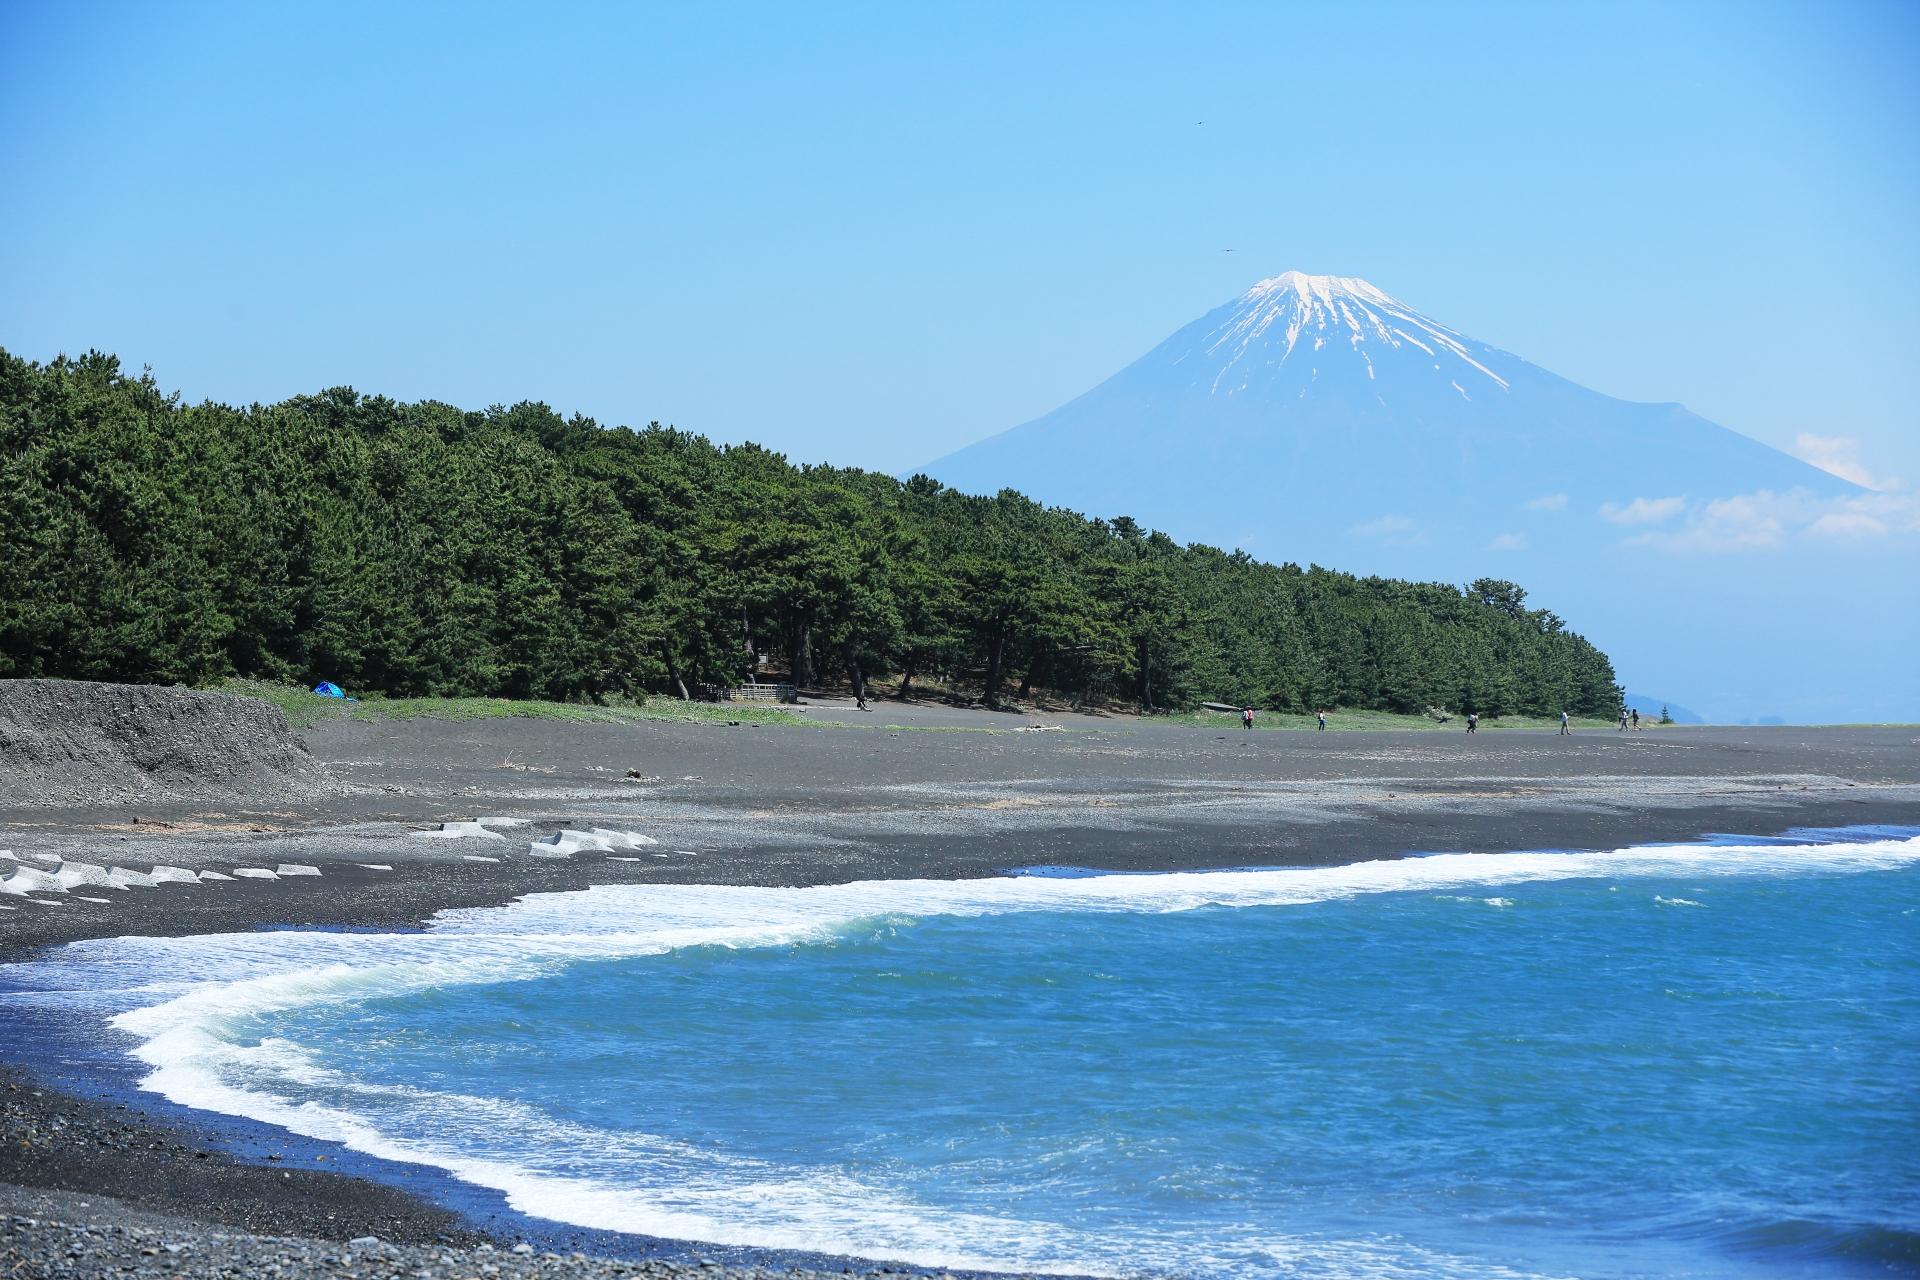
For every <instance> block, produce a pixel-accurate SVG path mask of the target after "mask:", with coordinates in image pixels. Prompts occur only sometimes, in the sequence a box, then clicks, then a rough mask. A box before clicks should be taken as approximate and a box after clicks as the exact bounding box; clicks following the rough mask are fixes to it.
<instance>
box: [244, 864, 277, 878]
mask: <svg viewBox="0 0 1920 1280" xmlns="http://www.w3.org/2000/svg"><path fill="white" fill-rule="evenodd" d="M233 876H234V879H236V880H278V879H279V878H280V877H279V875H278V874H276V873H274V872H272V871H269V870H267V869H266V868H265V867H235V868H234V869H233Z"/></svg>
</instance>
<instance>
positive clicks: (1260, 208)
mask: <svg viewBox="0 0 1920 1280" xmlns="http://www.w3.org/2000/svg"><path fill="white" fill-rule="evenodd" d="M1916 65H1920V7H1916V6H1914V5H1911V4H1833V5H1823V6H1811V5H1766V4H1751V3H1743V4H1728V5H1715V4H1706V3H1701V4H1689V5H1684V6H1669V5H1657V6H1637V5H1608V6H1603V7H1602V6H1594V7H1582V8H1574V7H1570V6H1538V5H1515V6H1511V7H1501V6H1483V7H1477V8H1475V9H1474V10H1473V11H1472V12H1469V13H1457V12H1453V11H1452V7H1451V6H1434V5H1429V4H1420V5H1404V6H1401V5H1387V6H1315V7H1313V8H1310V9H1309V8H1300V9H1291V8H1287V7H1283V6H1277V5H1245V6H1242V5H1232V4H1217V5H1209V6H1205V7H1204V11H1199V10H1197V8H1196V7H1193V6H1174V5H1165V6H1129V5H1111V4H1098V5H1094V4H1088V5H1066V4H1058V5H1047V6H1015V5H1007V6H994V5H985V6H967V7H958V6H956V7H940V8H936V7H931V6H917V5H873V6H827V7H818V8H816V7H811V6H794V5H780V6H775V5H764V6H762V5H743V6H727V7H725V8H721V7H718V6H691V5H677V6H664V5H663V6H658V7H652V8H641V7H637V6H627V5H619V6H607V7H594V6H584V7H572V8H565V9H562V8H558V7H553V8H542V9H541V10H540V11H538V12H536V11H534V10H533V8H532V7H526V8H522V9H509V8H506V7H503V6H458V7H455V6H447V7H433V6H428V5H402V6H386V5H380V6H355V5H349V4H329V5H326V6H313V7H310V8H307V9H305V10H304V11H301V10H296V9H294V8H292V7H291V6H262V5H248V6H239V5H235V6H219V5H196V4H181V5H164V6H163V5H148V4H129V5H122V6H115V5H101V4H94V5H70V4H42V3H32V2H28V0H9V3H7V4H5V5H4V6H0V126H4V129H5V139H4V143H5V145H4V158H0V193H3V196H4V198H0V345H5V346H6V347H7V348H9V349H11V350H13V351H15V352H18V353H20V354H23V355H27V356H31V357H34V358H38V359H44V358H47V357H50V356H52V355H53V354H55V353H56V352H59V351H63V350H64V351H69V352H73V351H79V350H83V349H85V348H87V347H100V348H102V349H107V350H112V351H115V352H117V353H119V354H120V355H121V356H122V357H123V358H124V359H125V360H127V361H128V362H129V363H130V364H132V365H134V366H135V367H137V366H139V365H141V364H150V365H152V366H153V368H154V370H155V372H156V374H157V375H158V377H159V378H160V380H161V381H162V382H163V383H164V384H166V385H168V386H175V387H179V388H181V389H182V390H183V391H184V392H185V393H186V394H187V395H188V396H189V397H190V398H200V397H211V398H215V399H222V400H232V401H247V400H254V399H258V400H271V399H278V398H281V397H284V396H286V395H290V394H294V393H297V392H302V391H309V390H315V389H318V388H321V387H325V386H330V385H335V384H340V383H350V384H352V385H355V386H357V387H360V388H361V389H362V390H375V391H381V392H385V393H388V394H392V395H396V396H400V397H404V398H420V397H433V398H438V399H444V400H449V401H453V402H455V403H458V404H461V405H465V406H479V405H484V404H487V403H490V402H506V401H512V400H518V399H525V398H537V399H545V400H547V401H549V402H550V403H552V404H554V405H555V406H557V407H560V408H562V409H568V410H574V409H577V410H580V411H583V412H586V413H590V414H593V415H594V416H596V417H599V418H601V419H602V420H604V421H609V422H630V423H635V424H638V423H644V422H646V421H647V420H649V419H656V418H657V419H660V420H662V421H672V422H675V423H677V424H678V425H680V426H683V427H687V428H690V429H693V430H698V431H702V432H705V433H707V434H709V435H711V436H714V437H715V438H717V439H723V440H740V439H755V440H759V441H762V442H764V443H766V444H769V445H771V446H773V447H776V448H779V449H782V450H785V451H787V452H789V453H790V454H792V455H793V456H795V457H796V458H798V459H801V460H828V461H834V462H844V463H857V464H863V465H869V466H875V467H880V468H884V469H888V470H896V469H901V468H905V467H909V466H911V465H912V464H914V463H916V462H920V461H925V460H928V459H931V458H933V457H936V456H938V455H940V454H943V453H945V452H947V451H949V450H950V449H952V448H955V447H957V446H959V445H961V444H964V443H966V442H968V441H971V440H973V439H977V438H979V437H981V436H984V435H988V434H991V433H992V432H995V431H998V430H1001V429H1004V428H1006V427H1008V426H1011V425H1014V424H1015V423H1018V422H1021V421H1024V420H1026V419H1028V418H1031V417H1034V416H1037V415H1038V414H1040V413H1042V412H1044V411H1046V410H1048V409H1050V408H1052V407H1054V406H1055V405H1056V404H1058V403H1060V402H1061V401H1063V400H1066V399H1068V398H1071V397H1072V396H1074V395H1077V394H1078V393H1080V392H1081V391H1084V390H1086V389H1087V388H1088V387H1090V386H1091V385H1093V384H1094V383H1095V382H1097V381H1099V380H1100V379H1102V378H1104V377H1105V376H1107V375H1108V374H1109V373H1111V372H1113V371H1114V370H1115V369H1117V368H1118V367H1120V366H1121V365H1122V364H1124V363H1126V362H1127V361H1129V360H1131V359H1132V358H1134V357H1135V356H1137V355H1139V354H1140V353H1142V352H1143V351H1145V350H1146V349H1147V348H1149V347H1150V346H1152V345H1153V344H1154V343H1156V342H1158V341H1159V340H1160V339H1161V338H1163V337H1165V336H1166V335H1167V334H1168V333H1170V332H1172V331H1173V330H1174V329H1176V328H1177V327H1179V326H1180V325H1182V324H1184V323H1185V322H1187V321H1188V320H1191V319H1193V318H1194V317H1196V316H1197V315H1199V314H1200V313H1202V312H1203V311H1205V310H1207V309H1208V308H1210V307H1212V306H1215V305H1218V304H1219V303H1220V302H1222V301H1224V300H1225V299H1227V298H1229V297H1231V296H1233V295H1234V294H1236V293H1237V292H1239V291H1240V290H1241V289H1243V288H1245V287H1246V286H1247V285H1248V284H1250V283H1251V282H1252V281H1253V280H1255V279H1257V278H1260V277H1262V276H1267V275H1273V274H1277V273H1279V272H1281V271H1283V270H1286V269H1288V268H1299V269H1302V270H1306V271H1314V272H1332V273H1337V274H1351V275H1359V276H1364V277H1366V278H1367V279H1369V280H1372V281H1373V282H1374V283H1376V284H1378V285H1380V286H1381V287H1382V288H1385V289H1386V290H1388V291H1389V292H1391V293H1393V294H1395V295H1397V296H1399V297H1400V298H1402V299H1404V300H1406V301H1407V302H1409V303H1411V304H1413V305H1414V306H1416V307H1419V308H1421V309H1422V310H1425V311H1427V312H1428V313H1429V314H1431V315H1433V316H1435V317H1437V318H1439V319H1441V320H1443V321H1445V322H1447V323H1449V324H1452V325H1454V326H1455V327H1457V328H1459V329H1462V330H1464V331H1465V332H1467V333H1469V334H1471V335H1473V336H1475V337H1478V338H1481V339H1482V340H1485V341H1488V342H1492V343H1494V344H1496V345H1499V346H1503V347H1506V348H1508V349H1510V350H1512V351H1515V352H1517V353H1519V354H1521V355H1524V356H1526V357H1527V358H1529V359H1531V360H1533V361H1535V362H1537V363H1539V364H1542V365H1545V366H1546V367H1548V368H1551V369H1553V370H1555V371H1557V372H1560V373H1563V374H1565V375H1567V376H1569V377H1572V378H1574V379H1575V380H1577V381H1580V382H1582V383H1585V384H1586V385H1588V386H1591V387H1594V388H1595V389H1598V390H1602V391H1606V392H1609V393H1612V394H1616V395H1620V396H1624V397H1628V398H1634V399H1649V400H1678V401H1682V402H1684V403H1686V404H1687V405H1688V406H1689V407H1691V408H1693V409H1694V410H1696V411H1697V412H1700V413H1702V414H1705V415H1706V416H1707V417H1710V418H1713V419H1715V420H1716V421H1719V422H1721V423H1723V424H1725V425H1727V426H1731V427H1734V428H1735V429H1738V430H1742V431H1745V432H1747V433H1749V434H1752V435H1755V436H1758V437H1760V438H1761V439H1764V440H1767V441H1768V442H1770V443H1774V444H1778V445H1781V446H1783V447H1790V446H1792V445H1793V443H1794V440H1795V437H1796V436H1797V435H1798V434H1800V433H1814V434H1819V435H1824V436H1833V437H1849V438H1854V439H1857V441H1858V442H1859V444H1858V457H1859V461H1860V464H1861V465H1863V466H1865V467H1867V468H1868V469H1869V470H1870V471H1871V472H1872V473H1873V474H1874V475H1875V476H1876V477H1886V476H1902V477H1904V478H1906V480H1907V481H1908V482H1909V484H1910V485H1912V484H1920V430H1916V426H1917V425H1920V423H1917V422H1916V412H1915V405H1916V404H1920V360H1916V359H1915V358H1914V354H1913V353H1914V351H1915V349H1916V346H1920V306H1916V305H1915V301H1916V298H1920V247H1916V237H1915V235H1914V234H1913V233H1914V229H1915V228H1916V227H1920V145H1917V144H1920V136H1917V135H1920V89H1917V88H1916V82H1917V81H1920V77H1916V76H1914V74H1913V70H1912V69H1913V68H1914V67H1915V66H1916ZM1201 122H1204V123H1201ZM1225 249H1231V250H1233V252H1231V253H1225V252H1222V251H1223V250H1225Z"/></svg>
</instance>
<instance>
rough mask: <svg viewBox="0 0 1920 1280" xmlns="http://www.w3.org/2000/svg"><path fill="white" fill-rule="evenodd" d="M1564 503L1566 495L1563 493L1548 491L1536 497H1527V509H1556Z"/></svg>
mask: <svg viewBox="0 0 1920 1280" xmlns="http://www.w3.org/2000/svg"><path fill="white" fill-rule="evenodd" d="M1566 505H1567V495H1566V494H1564V493H1549V494H1545V495H1543V496H1541V497H1538V498H1529V499H1527V510H1529V511H1558V510H1560V509H1561V508H1562V507H1564V506H1566Z"/></svg>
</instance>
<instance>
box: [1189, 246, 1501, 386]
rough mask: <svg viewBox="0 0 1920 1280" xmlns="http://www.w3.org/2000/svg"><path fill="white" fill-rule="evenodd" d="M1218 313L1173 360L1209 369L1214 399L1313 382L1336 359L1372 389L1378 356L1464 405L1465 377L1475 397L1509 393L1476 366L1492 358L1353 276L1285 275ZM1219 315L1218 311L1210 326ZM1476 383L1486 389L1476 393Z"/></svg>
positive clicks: (1255, 288)
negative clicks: (1268, 383)
mask: <svg viewBox="0 0 1920 1280" xmlns="http://www.w3.org/2000/svg"><path fill="white" fill-rule="evenodd" d="M1222 310H1224V311H1225V312H1226V313H1227V314H1226V315H1225V316H1224V318H1222V319H1221V320H1220V322H1219V323H1218V324H1217V325H1216V326H1215V327H1214V328H1212V329H1210V330H1208V331H1207V332H1206V333H1205V334H1203V335H1202V336H1201V340H1200V342H1201V345H1200V346H1198V347H1197V348H1196V349H1194V350H1193V351H1190V352H1188V353H1185V354H1182V355H1180V356H1177V357H1176V362H1184V361H1187V360H1189V359H1196V358H1197V359H1196V363H1197V364H1199V365H1200V366H1201V367H1206V368H1211V369H1212V370H1213V371H1214V372H1213V379H1212V382H1211V384H1210V385H1209V388H1208V389H1209V391H1210V392H1212V393H1213V394H1216V395H1233V394H1235V393H1236V392H1242V391H1246V390H1249V389H1250V388H1251V386H1252V385H1253V384H1254V382H1255V381H1256V380H1274V379H1277V378H1278V377H1280V375H1281V371H1282V370H1285V369H1286V368H1287V366H1288V365H1290V364H1291V365H1295V368H1294V370H1293V372H1294V373H1295V374H1296V375H1298V373H1299V372H1300V367H1301V366H1304V367H1305V369H1306V371H1307V378H1308V380H1309V381H1313V380H1316V379H1317V376H1318V373H1319V370H1320V367H1321V365H1322V364H1328V365H1331V364H1332V363H1333V362H1336V361H1338V360H1340V359H1341V358H1342V356H1347V357H1357V358H1358V359H1359V361H1360V362H1361V364H1362V365H1364V367H1365V368H1366V371H1367V377H1368V379H1369V380H1370V381H1377V379H1378V373H1377V370H1376V369H1375V366H1374V358H1375V356H1376V355H1377V356H1379V357H1380V358H1381V359H1382V360H1383V361H1390V362H1391V361H1396V360H1399V359H1401V358H1404V360H1405V362H1406V364H1407V367H1408V368H1409V369H1412V368H1414V367H1416V366H1417V367H1422V368H1424V367H1428V366H1430V367H1431V369H1432V371H1433V372H1434V373H1436V374H1439V375H1441V376H1442V378H1443V380H1444V381H1445V382H1446V383H1447V385H1449V386H1451V387H1453V389H1454V390H1456V391H1458V392H1459V393H1460V394H1461V395H1462V396H1467V397H1468V398H1471V394H1470V393H1469V391H1468V390H1467V388H1466V387H1463V386H1461V385H1460V381H1459V379H1460V378H1461V377H1463V376H1464V377H1466V378H1467V379H1468V382H1469V385H1473V386H1474V387H1475V388H1476V389H1479V390H1489V391H1491V390H1497V391H1502V392H1504V391H1506V390H1508V384H1507V380H1506V379H1505V378H1503V377H1501V376H1500V375H1499V374H1498V373H1496V372H1495V371H1494V370H1493V369H1490V368H1488V367H1487V364H1486V363H1484V362H1483V360H1482V359H1481V358H1480V357H1484V356H1495V357H1497V356H1498V355H1499V353H1498V352H1493V351H1491V350H1490V349H1486V348H1481V349H1480V351H1479V353H1478V355H1476V352H1475V351H1474V350H1473V348H1476V347H1479V344H1478V343H1474V342H1473V341H1472V340H1471V339H1469V338H1466V337H1465V336H1464V335H1462V334H1459V333H1456V332H1455V331H1453V330H1452V329H1449V328H1447V327H1446V326H1445V325H1443V324H1441V323H1439V322H1438V321H1436V320H1430V319H1428V318H1427V317H1426V316H1423V315H1421V314H1420V313H1419V312H1418V311H1415V310H1414V309H1413V308H1411V307H1409V306H1407V305H1406V304H1405V303H1402V302H1400V301H1398V300H1397V299H1394V298H1392V297H1389V296H1388V295H1387V294H1386V293H1385V292H1384V291H1383V290H1380V289H1377V288H1375V287H1374V286H1373V285H1370V284H1368V283H1367V282H1366V281H1365V280H1360V279H1356V278H1354V277H1351V276H1310V275H1305V274H1303V273H1301V272H1298V271H1289V272H1287V273H1285V274H1284V275H1277V276H1274V277H1272V278H1271V279H1267V280H1262V281H1261V282H1260V283H1258V284H1256V285H1254V286H1253V288H1251V289H1249V290H1247V291H1246V292H1245V293H1243V294H1241V295H1240V296H1239V298H1237V299H1235V300H1234V301H1233V302H1232V303H1229V304H1228V306H1227V307H1225V308H1223V309H1222ZM1220 315H1221V312H1219V311H1216V312H1214V313H1213V315H1212V316H1209V317H1208V319H1209V320H1211V319H1213V318H1214V317H1217V316H1220ZM1188 331H1189V330H1182V332H1183V333H1185V332H1188ZM1296 361H1297V362H1298V363H1297V364H1296V363H1295V362H1296ZM1481 379H1486V380H1487V382H1489V383H1490V384H1491V386H1489V387H1482V386H1480V380H1481Z"/></svg>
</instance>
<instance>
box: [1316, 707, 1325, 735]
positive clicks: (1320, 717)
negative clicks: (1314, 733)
mask: <svg viewBox="0 0 1920 1280" xmlns="http://www.w3.org/2000/svg"><path fill="white" fill-rule="evenodd" d="M1313 718H1314V719H1316V720H1318V721H1319V722H1320V730H1319V731H1320V732H1321V733H1325V732H1326V731H1327V713H1326V712H1324V711H1316V712H1314V713H1313Z"/></svg>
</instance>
